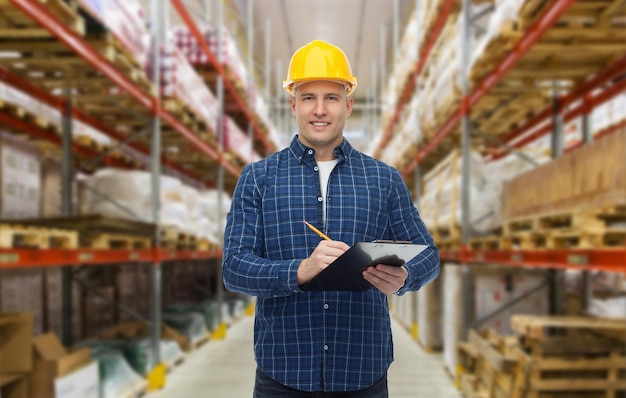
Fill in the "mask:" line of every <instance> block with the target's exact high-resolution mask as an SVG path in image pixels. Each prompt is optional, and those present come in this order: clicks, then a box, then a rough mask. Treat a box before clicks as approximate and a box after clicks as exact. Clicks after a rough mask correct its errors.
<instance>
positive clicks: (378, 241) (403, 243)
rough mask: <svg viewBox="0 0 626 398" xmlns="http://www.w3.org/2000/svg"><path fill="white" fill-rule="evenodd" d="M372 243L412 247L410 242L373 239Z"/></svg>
mask: <svg viewBox="0 0 626 398" xmlns="http://www.w3.org/2000/svg"><path fill="white" fill-rule="evenodd" d="M372 243H396V244H399V245H412V244H413V242H411V241H410V240H388V239H375V240H373V241H372Z"/></svg>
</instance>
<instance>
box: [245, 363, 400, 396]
mask: <svg viewBox="0 0 626 398" xmlns="http://www.w3.org/2000/svg"><path fill="white" fill-rule="evenodd" d="M323 397H336V398H389V393H388V390H387V373H385V375H384V376H383V377H381V378H380V379H379V380H378V381H377V382H376V383H374V385H373V386H371V387H368V388H366V389H364V390H358V391H348V392H306V391H300V390H296V389H295V388H291V387H287V386H284V385H282V384H280V383H278V382H276V381H274V380H273V379H272V378H271V377H269V376H268V375H266V374H265V373H264V372H263V371H262V370H261V369H260V368H259V367H258V366H257V368H256V378H255V380H254V394H253V395H252V398H323Z"/></svg>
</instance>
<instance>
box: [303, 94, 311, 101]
mask: <svg viewBox="0 0 626 398" xmlns="http://www.w3.org/2000/svg"><path fill="white" fill-rule="evenodd" d="M312 99H313V96H312V95H303V96H302V101H311V100H312Z"/></svg>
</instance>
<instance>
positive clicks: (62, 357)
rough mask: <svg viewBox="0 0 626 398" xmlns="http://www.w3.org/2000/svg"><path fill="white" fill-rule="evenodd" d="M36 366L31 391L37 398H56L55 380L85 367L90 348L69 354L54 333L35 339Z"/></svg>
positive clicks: (32, 376)
mask: <svg viewBox="0 0 626 398" xmlns="http://www.w3.org/2000/svg"><path fill="white" fill-rule="evenodd" d="M33 355H34V359H35V365H34V370H33V373H32V374H31V376H30V381H29V391H30V394H31V396H33V397H37V398H55V395H54V394H55V379H57V378H59V377H62V376H65V375H67V374H69V373H72V372H74V371H76V370H78V369H81V368H83V367H85V365H87V364H88V363H89V361H90V353H89V349H88V348H81V349H78V350H76V351H73V352H69V351H68V350H67V349H66V348H65V347H64V346H63V345H62V344H61V342H60V341H59V338H58V337H57V335H56V334H54V333H46V334H43V335H40V336H37V337H35V338H33Z"/></svg>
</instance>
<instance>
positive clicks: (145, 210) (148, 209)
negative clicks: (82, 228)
mask: <svg viewBox="0 0 626 398" xmlns="http://www.w3.org/2000/svg"><path fill="white" fill-rule="evenodd" d="M87 185H88V186H89V189H87V191H86V194H85V198H84V201H85V203H84V206H83V211H84V212H87V213H97V214H102V215H104V216H107V217H113V218H123V219H129V220H137V219H140V220H142V221H150V220H152V194H151V174H150V173H148V172H145V171H138V170H135V171H127V170H116V169H102V170H99V171H98V172H96V173H95V174H94V175H92V176H91V177H90V178H89V179H88V181H87ZM160 186H161V187H160V189H161V192H160V198H159V200H160V211H159V224H160V225H162V226H171V227H175V228H177V229H178V230H180V231H184V232H187V233H191V234H193V235H196V236H200V237H201V236H204V235H210V234H211V233H212V231H211V227H210V226H209V225H208V224H209V222H208V221H206V220H202V217H198V212H199V211H200V210H199V206H200V205H199V201H201V199H200V198H199V197H198V196H197V194H196V193H195V189H194V188H191V187H187V186H185V185H184V184H183V183H182V182H181V181H180V180H178V179H176V178H174V177H170V176H165V175H162V176H161V178H160ZM193 216H196V217H195V220H192V217H193Z"/></svg>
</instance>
